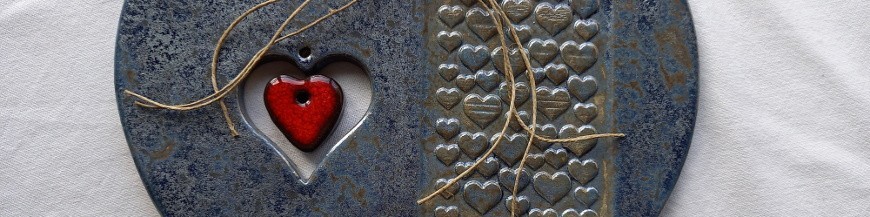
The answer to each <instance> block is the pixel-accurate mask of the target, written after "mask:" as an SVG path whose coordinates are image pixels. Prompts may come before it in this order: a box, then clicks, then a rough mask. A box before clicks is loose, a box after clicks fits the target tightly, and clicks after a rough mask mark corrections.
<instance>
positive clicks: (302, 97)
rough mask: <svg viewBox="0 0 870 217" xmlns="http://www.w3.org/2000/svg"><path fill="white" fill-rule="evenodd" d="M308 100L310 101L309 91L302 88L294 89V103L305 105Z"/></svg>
mask: <svg viewBox="0 0 870 217" xmlns="http://www.w3.org/2000/svg"><path fill="white" fill-rule="evenodd" d="M309 101H311V93H308V91H304V90H299V91H296V103H298V104H299V105H306V104H308V102H309Z"/></svg>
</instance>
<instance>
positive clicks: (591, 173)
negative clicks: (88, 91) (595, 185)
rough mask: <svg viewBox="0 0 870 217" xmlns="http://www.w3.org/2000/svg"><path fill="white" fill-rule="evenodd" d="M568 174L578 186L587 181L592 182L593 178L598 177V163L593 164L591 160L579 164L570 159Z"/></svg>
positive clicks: (575, 160)
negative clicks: (578, 183)
mask: <svg viewBox="0 0 870 217" xmlns="http://www.w3.org/2000/svg"><path fill="white" fill-rule="evenodd" d="M568 173H570V174H571V177H574V179H575V180H577V181H578V182H580V184H584V185H585V184H586V183H589V181H592V179H594V178H595V176H598V163H595V161H593V160H584V161H582V162H581V161H580V160H577V159H571V161H568Z"/></svg>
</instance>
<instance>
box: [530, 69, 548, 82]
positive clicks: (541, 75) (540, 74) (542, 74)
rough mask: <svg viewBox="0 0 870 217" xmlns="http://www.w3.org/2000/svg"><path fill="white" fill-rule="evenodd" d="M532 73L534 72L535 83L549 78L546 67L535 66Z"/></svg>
mask: <svg viewBox="0 0 870 217" xmlns="http://www.w3.org/2000/svg"><path fill="white" fill-rule="evenodd" d="M532 73H534V75H532V77H534V78H535V84H541V82H542V81H544V79H545V78H547V71H546V70H544V68H533V69H532Z"/></svg>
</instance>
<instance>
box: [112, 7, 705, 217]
mask: <svg viewBox="0 0 870 217" xmlns="http://www.w3.org/2000/svg"><path fill="white" fill-rule="evenodd" d="M288 16H289V17H290V18H291V19H289V21H285V20H288ZM234 19H235V20H237V22H233V20H234ZM228 27H229V28H228ZM282 28H283V29H282ZM276 29H277V30H278V31H277V33H276ZM118 34H119V35H118V42H117V53H116V84H117V94H118V104H119V111H120V114H121V121H122V123H123V126H124V129H125V134H126V136H127V141H128V144H129V146H130V149H131V153H132V155H133V157H134V160H135V162H136V165H137V168H138V170H139V172H140V175H141V177H142V180H143V183H144V184H145V186H146V188H147V189H148V192H149V194H150V195H151V198H152V199H153V201H154V203H155V204H156V207H157V208H158V209H159V210H160V212H161V213H162V214H164V215H169V216H175V215H178V216H189V215H209V216H217V215H220V216H223V215H230V216H235V215H256V216H274V215H277V216H438V217H443V216H510V215H515V216H585V217H591V216H654V215H657V214H658V212H659V211H660V209H661V207H662V206H663V204H664V202H665V201H666V199H667V197H668V195H669V193H670V191H671V189H672V188H673V185H674V183H675V182H676V178H677V177H678V175H679V172H680V168H681V166H682V163H683V161H684V159H685V154H686V152H687V149H688V146H689V142H690V139H691V132H692V127H693V124H694V117H695V116H694V114H695V103H696V99H695V95H696V92H697V84H696V83H697V61H696V56H697V52H696V47H695V38H694V33H693V29H692V22H691V19H690V16H689V13H688V9H687V6H686V3H685V2H683V1H659V0H648V1H611V0H432V1H423V0H410V1H408V0H377V1H373V0H361V1H359V2H355V1H350V0H328V1H301V0H286V1H272V0H270V1H265V2H259V1H217V2H215V1H207V2H205V1H193V0H181V1H169V2H167V1H147V0H128V1H127V2H126V4H125V7H124V11H123V14H122V16H121V21H120V25H119V30H118ZM215 43H218V46H217V50H218V51H219V52H217V53H215V52H214V51H215V49H216V48H215ZM213 57H215V58H214V60H213V59H212V58H213ZM212 69H214V71H213V73H214V74H213V75H210V74H209V72H210V71H211V70H212ZM212 76H213V77H212ZM140 94H141V95H140ZM145 95H147V98H146V97H145ZM228 123H229V125H228ZM532 132H534V133H532ZM617 133H618V134H617ZM623 134H624V136H615V135H623ZM233 135H237V136H233ZM590 135H591V136H590ZM577 138H585V139H577Z"/></svg>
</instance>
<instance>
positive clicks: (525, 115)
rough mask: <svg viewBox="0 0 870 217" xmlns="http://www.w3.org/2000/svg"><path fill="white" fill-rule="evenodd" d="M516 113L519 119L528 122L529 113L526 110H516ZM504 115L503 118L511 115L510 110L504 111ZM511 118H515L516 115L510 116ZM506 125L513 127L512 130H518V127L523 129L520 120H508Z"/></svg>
mask: <svg viewBox="0 0 870 217" xmlns="http://www.w3.org/2000/svg"><path fill="white" fill-rule="evenodd" d="M517 115H519V116H520V120H522V121H523V123H526V124H529V113H528V112H526V111H518V112H517ZM504 116H505V118H507V117H508V116H512V115H511V113H510V112H506V113H504ZM512 118H516V117H512ZM508 126H510V128H511V129H514V130H520V129H523V127H522V126H520V122H519V121H516V119H513V120H512V121H511V122H510V124H508Z"/></svg>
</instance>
